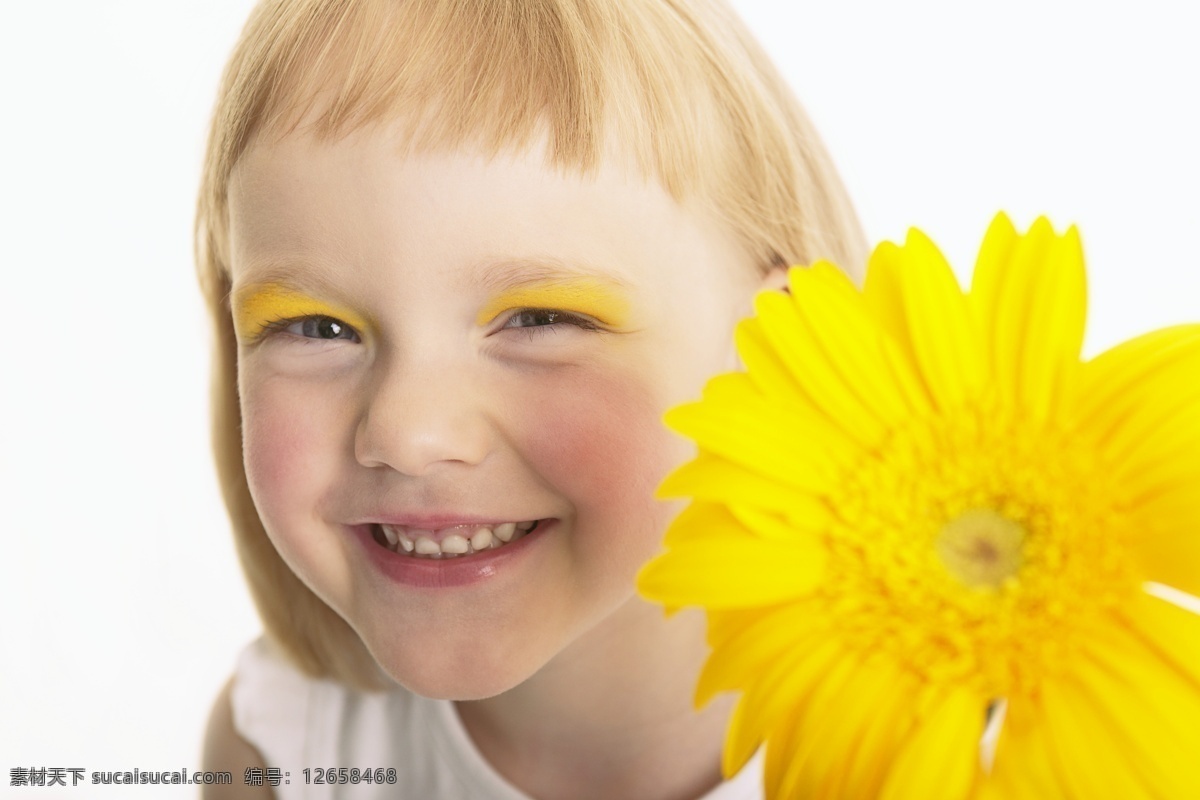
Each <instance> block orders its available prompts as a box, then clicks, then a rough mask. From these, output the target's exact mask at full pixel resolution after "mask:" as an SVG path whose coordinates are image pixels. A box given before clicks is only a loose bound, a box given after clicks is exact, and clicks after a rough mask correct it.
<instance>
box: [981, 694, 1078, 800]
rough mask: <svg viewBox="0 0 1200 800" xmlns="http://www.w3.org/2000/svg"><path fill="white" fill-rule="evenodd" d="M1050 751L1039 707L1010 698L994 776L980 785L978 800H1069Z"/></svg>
mask: <svg viewBox="0 0 1200 800" xmlns="http://www.w3.org/2000/svg"><path fill="white" fill-rule="evenodd" d="M1050 747H1051V743H1050V741H1049V735H1048V734H1047V732H1046V724H1045V712H1044V711H1043V710H1042V708H1041V705H1040V703H1039V702H1038V701H1036V700H1034V699H1032V698H1024V697H1014V698H1009V700H1008V712H1007V713H1006V714H1005V717H1004V725H1003V727H1002V728H1001V729H1000V739H999V741H998V742H997V744H996V755H995V759H994V761H993V764H992V772H991V775H989V776H987V777H986V778H984V779H983V780H982V781H981V785H980V788H979V791H978V793H977V795H976V798H975V800H1010V799H1011V798H1024V797H1029V798H1037V800H1066V798H1067V797H1068V795H1067V789H1066V787H1065V786H1064V785H1063V783H1062V781H1061V780H1060V779H1059V776H1058V769H1057V767H1055V765H1054V764H1053V763H1052V762H1051V760H1050Z"/></svg>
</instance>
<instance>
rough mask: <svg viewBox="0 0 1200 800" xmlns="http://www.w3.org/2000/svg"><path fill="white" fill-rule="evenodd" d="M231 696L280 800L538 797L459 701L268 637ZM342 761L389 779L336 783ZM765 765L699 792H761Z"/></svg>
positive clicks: (249, 657) (733, 796)
mask: <svg viewBox="0 0 1200 800" xmlns="http://www.w3.org/2000/svg"><path fill="white" fill-rule="evenodd" d="M231 702H232V706H233V720H234V727H235V728H236V729H237V731H238V733H240V734H241V736H242V738H244V739H245V740H246V741H247V742H249V743H250V744H252V745H254V747H255V748H256V749H257V750H258V752H259V753H261V754H262V757H263V760H264V762H265V763H266V765H267V767H268V768H272V769H278V770H280V771H281V774H280V775H279V776H278V777H280V778H282V780H281V781H280V783H279V785H278V786H273V787H272V788H273V790H274V792H275V796H276V798H277V799H278V800H335V799H338V800H340V798H347V800H385V799H386V800H532V799H531V798H530V797H529V796H528V795H526V794H524V793H523V792H521V791H520V790H519V789H517V788H516V787H514V786H513V785H512V784H510V783H508V782H507V781H506V780H505V779H504V778H503V777H501V776H500V774H499V773H497V772H496V771H495V770H494V769H493V768H492V766H491V765H490V764H488V762H487V761H486V760H484V758H483V756H482V755H481V754H480V753H479V751H478V750H477V749H476V748H475V744H474V743H473V742H472V741H471V738H470V737H469V736H468V735H467V732H466V730H465V729H464V728H463V725H462V722H461V720H460V719H459V716H458V712H457V711H456V710H455V709H454V704H453V703H452V702H451V701H449V700H430V699H429V698H426V697H421V696H419V695H415V694H413V693H411V692H409V691H407V690H405V689H403V688H400V687H397V688H396V689H395V690H393V691H389V692H359V691H356V690H354V689H350V688H348V687H346V686H343V685H342V684H340V683H337V682H335V681H330V680H314V679H312V678H309V677H307V676H305V675H304V674H302V673H300V672H299V671H297V670H296V669H295V668H294V667H292V666H291V665H290V664H288V663H287V662H286V661H285V660H284V658H283V656H281V655H279V654H278V653H277V652H276V651H275V650H274V649H273V648H272V647H271V645H270V644H269V643H268V642H267V641H266V639H262V638H260V639H258V640H256V641H254V642H252V643H250V644H249V645H247V647H246V648H245V649H244V650H243V651H242V653H241V655H240V656H239V657H238V661H237V668H236V670H235V672H234V683H233V693H232V701H231ZM340 767H345V768H347V777H350V776H349V771H350V769H357V770H358V771H359V773H361V772H363V771H365V770H371V772H372V778H374V777H375V775H377V774H378V775H380V776H381V777H384V779H385V781H384V782H383V783H374V782H372V783H366V782H364V781H363V780H362V779H361V778H360V780H359V782H358V783H356V784H355V783H347V782H341V783H332V782H330V781H331V780H332V779H335V778H334V776H336V775H337V773H338V769H337V768H340ZM306 769H307V770H308V775H307V776H306V775H305V770H306ZM329 769H333V770H334V776H321V777H323V778H324V779H325V782H324V783H317V782H316V781H317V779H318V775H317V771H318V770H321V771H326V770H329ZM389 769H390V770H393V772H391V773H388V772H387V771H388V770H389ZM762 769H763V754H762V751H761V750H760V751H759V753H758V754H757V755H755V757H754V758H753V759H752V760H751V761H750V763H749V764H747V765H746V767H745V768H744V769H743V770H742V771H741V772H739V773H738V774H737V775H736V776H735V777H734V778H733V780H731V781H727V782H725V783H722V784H720V785H718V786H717V787H716V788H714V789H713V790H712V791H711V792H709V793H708V794H706V795H704V797H703V798H700V800H761V798H762V796H763V790H762V786H763V779H762ZM376 770H383V772H382V773H377V772H376ZM241 777H242V776H236V778H237V779H239V780H240V779H241ZM393 777H394V781H395V782H394V783H390V782H387V781H388V780H389V779H391V778H393ZM267 784H268V785H271V784H270V782H269V781H268V782H267Z"/></svg>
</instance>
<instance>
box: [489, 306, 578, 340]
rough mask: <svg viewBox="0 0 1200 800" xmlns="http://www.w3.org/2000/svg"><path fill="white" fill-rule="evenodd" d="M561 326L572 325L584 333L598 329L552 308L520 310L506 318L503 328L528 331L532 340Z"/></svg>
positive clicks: (574, 315) (572, 315)
mask: <svg viewBox="0 0 1200 800" xmlns="http://www.w3.org/2000/svg"><path fill="white" fill-rule="evenodd" d="M563 325H574V326H575V327H577V328H581V329H583V330H585V331H595V330H599V329H600V328H599V326H598V325H597V324H596V323H594V322H592V321H591V320H589V319H585V318H584V317H581V316H578V315H576V314H571V313H568V312H566V311H556V310H554V309H552V308H526V309H522V310H520V311H518V312H516V313H515V314H513V315H512V316H511V317H509V318H508V321H507V322H506V323H504V328H505V329H506V328H524V329H526V330H528V332H529V337H530V338H533V337H534V336H542V335H545V334H547V333H553V332H554V330H555V328H559V327H561V326H563ZM502 330H503V329H502Z"/></svg>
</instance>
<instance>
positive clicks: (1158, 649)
mask: <svg viewBox="0 0 1200 800" xmlns="http://www.w3.org/2000/svg"><path fill="white" fill-rule="evenodd" d="M1122 616H1124V617H1125V619H1126V625H1127V626H1128V627H1129V629H1130V630H1132V631H1133V632H1134V633H1135V635H1136V636H1137V637H1138V638H1139V639H1141V640H1142V641H1143V642H1144V643H1145V644H1146V645H1147V647H1148V648H1149V650H1150V651H1151V652H1152V653H1154V654H1155V655H1156V656H1157V657H1159V658H1161V659H1162V660H1163V663H1164V664H1168V665H1170V667H1171V668H1172V669H1174V670H1175V671H1176V672H1178V673H1179V674H1180V676H1181V677H1183V679H1184V680H1186V681H1188V682H1189V683H1191V685H1192V687H1193V689H1194V691H1196V692H1197V693H1198V695H1200V614H1195V613H1193V612H1191V611H1188V610H1187V609H1184V608H1180V607H1179V606H1177V605H1175V604H1174V603H1169V602H1167V601H1166V600H1163V599H1162V598H1160V597H1154V596H1153V595H1149V594H1140V595H1137V596H1136V598H1135V599H1134V601H1133V602H1132V603H1130V604H1129V605H1128V606H1126V607H1125V608H1124V610H1123V613H1122ZM1197 752H1200V750H1198V751H1197Z"/></svg>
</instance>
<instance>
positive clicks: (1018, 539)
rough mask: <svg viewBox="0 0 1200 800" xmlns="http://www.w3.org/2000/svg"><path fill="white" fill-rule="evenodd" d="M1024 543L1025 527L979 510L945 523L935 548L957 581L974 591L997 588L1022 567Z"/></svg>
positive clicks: (994, 513)
mask: <svg viewBox="0 0 1200 800" xmlns="http://www.w3.org/2000/svg"><path fill="white" fill-rule="evenodd" d="M1024 543H1025V528H1024V527H1022V526H1021V525H1019V524H1018V523H1016V522H1014V521H1013V520H1011V519H1009V518H1008V517H1006V516H1004V515H1003V514H999V513H997V512H995V511H993V510H992V509H990V508H979V509H972V510H970V511H966V512H964V513H963V514H961V515H959V516H958V517H955V518H954V519H952V520H950V522H948V523H946V525H945V526H943V527H942V529H941V531H940V532H939V533H938V535H937V540H936V543H935V547H936V549H937V554H938V557H939V558H941V560H942V563H943V564H945V565H946V569H948V570H949V571H950V574H951V575H953V576H954V577H955V578H957V579H958V580H959V581H961V582H962V583H964V584H966V585H967V586H970V587H973V588H974V587H991V588H997V589H998V588H999V587H1000V586H1001V585H1002V584H1003V583H1004V581H1005V580H1007V579H1008V578H1010V577H1013V576H1015V575H1016V574H1017V571H1018V570H1019V569H1020V568H1021V562H1022V560H1023V559H1022V553H1021V550H1022V545H1023V544H1024Z"/></svg>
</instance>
